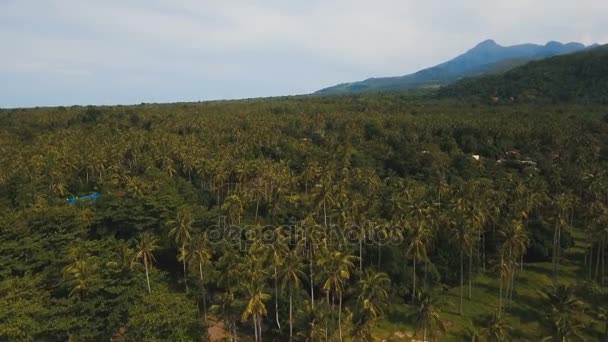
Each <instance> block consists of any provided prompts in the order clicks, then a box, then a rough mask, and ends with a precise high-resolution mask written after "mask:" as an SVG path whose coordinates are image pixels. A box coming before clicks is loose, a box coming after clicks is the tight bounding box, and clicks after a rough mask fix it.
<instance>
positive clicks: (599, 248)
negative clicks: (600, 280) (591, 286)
mask: <svg viewBox="0 0 608 342" xmlns="http://www.w3.org/2000/svg"><path fill="white" fill-rule="evenodd" d="M601 252H602V251H601V246H600V244H599V243H598V244H597V253H596V254H597V255H596V256H595V278H594V279H597V277H598V276H599V274H600V256H601V254H602V253H601Z"/></svg>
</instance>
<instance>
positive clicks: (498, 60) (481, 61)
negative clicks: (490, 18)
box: [314, 39, 593, 95]
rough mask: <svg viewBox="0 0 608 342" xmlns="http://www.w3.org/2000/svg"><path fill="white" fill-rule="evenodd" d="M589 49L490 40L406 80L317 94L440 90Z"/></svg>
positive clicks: (375, 81)
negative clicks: (509, 43)
mask: <svg viewBox="0 0 608 342" xmlns="http://www.w3.org/2000/svg"><path fill="white" fill-rule="evenodd" d="M591 46H593V45H591ZM586 48H588V47H587V46H585V45H584V44H582V43H577V42H568V43H560V42H557V41H549V42H547V43H546V44H544V45H540V44H531V43H526V44H518V45H511V46H503V45H500V44H498V43H496V41H495V40H493V39H486V40H484V41H482V42H480V43H478V44H477V45H475V46H474V47H473V48H471V49H469V50H467V51H466V52H464V53H463V54H460V55H458V56H456V57H454V58H452V59H450V60H448V61H446V62H443V63H440V64H437V65H435V66H433V67H429V68H425V69H422V70H419V71H417V72H414V73H411V74H407V75H403V76H396V77H372V78H368V79H365V80H363V81H357V82H349V83H341V84H338V85H335V86H331V87H327V88H323V89H321V90H319V91H317V92H315V93H314V94H325V95H330V94H349V93H359V92H366V91H383V90H407V89H415V88H432V87H439V86H442V85H445V84H449V83H452V82H455V81H458V80H460V79H462V78H467V77H473V76H479V75H483V74H485V73H492V72H493V71H495V70H500V71H506V70H509V69H508V68H505V61H508V60H518V63H514V64H513V66H519V65H522V64H525V63H526V62H528V61H532V60H537V59H542V58H546V57H551V56H555V55H561V54H567V53H572V52H576V51H581V50H583V49H586ZM507 64H508V63H507Z"/></svg>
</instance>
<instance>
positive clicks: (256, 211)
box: [254, 196, 260, 222]
mask: <svg viewBox="0 0 608 342" xmlns="http://www.w3.org/2000/svg"><path fill="white" fill-rule="evenodd" d="M259 208H260V197H258V196H256V199H255V221H254V222H258V209H259Z"/></svg>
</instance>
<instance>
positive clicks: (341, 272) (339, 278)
mask: <svg viewBox="0 0 608 342" xmlns="http://www.w3.org/2000/svg"><path fill="white" fill-rule="evenodd" d="M355 259H356V257H355V256H352V255H348V254H345V253H342V252H339V251H335V252H329V254H328V255H327V256H326V257H325V259H324V260H323V264H324V265H325V282H324V283H323V290H325V293H326V294H327V298H328V299H329V295H330V293H331V294H332V303H333V299H334V296H335V295H336V294H337V295H338V300H339V306H338V329H339V332H340V341H342V293H343V290H344V282H345V281H346V280H348V279H349V278H350V274H351V272H352V270H353V268H354V267H355V265H354V263H353V262H354V260H355ZM328 302H329V300H328Z"/></svg>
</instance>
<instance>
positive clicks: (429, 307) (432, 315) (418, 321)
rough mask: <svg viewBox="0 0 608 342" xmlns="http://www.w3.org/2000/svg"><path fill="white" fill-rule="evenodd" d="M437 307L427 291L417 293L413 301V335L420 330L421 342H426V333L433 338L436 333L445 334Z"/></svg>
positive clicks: (435, 301)
mask: <svg viewBox="0 0 608 342" xmlns="http://www.w3.org/2000/svg"><path fill="white" fill-rule="evenodd" d="M438 306H439V304H438V302H437V300H436V299H435V297H433V296H432V295H431V293H430V292H428V291H419V292H418V293H417V294H416V298H415V300H414V313H413V314H412V315H413V318H414V322H415V325H416V330H415V334H417V333H418V331H419V330H420V329H422V331H423V334H422V341H426V337H427V333H428V332H429V331H430V335H431V336H434V335H435V332H436V331H441V332H445V331H446V327H445V323H444V322H443V320H442V319H441V316H440V312H439V310H438V309H437V307H438Z"/></svg>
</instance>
